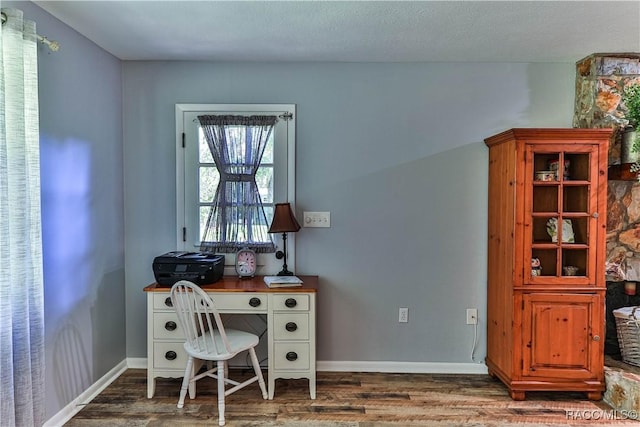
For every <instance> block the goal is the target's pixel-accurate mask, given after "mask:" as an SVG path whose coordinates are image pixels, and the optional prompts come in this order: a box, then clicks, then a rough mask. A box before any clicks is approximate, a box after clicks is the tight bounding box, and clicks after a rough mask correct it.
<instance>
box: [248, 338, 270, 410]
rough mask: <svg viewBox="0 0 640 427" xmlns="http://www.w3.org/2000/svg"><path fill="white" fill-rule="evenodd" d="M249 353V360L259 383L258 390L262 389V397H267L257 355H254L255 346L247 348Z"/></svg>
mask: <svg viewBox="0 0 640 427" xmlns="http://www.w3.org/2000/svg"><path fill="white" fill-rule="evenodd" d="M249 355H250V356H251V362H252V363H253V370H254V371H256V376H257V377H258V384H260V390H262V398H263V399H266V398H267V386H266V385H265V384H264V377H263V376H262V369H260V362H259V361H258V357H257V356H256V350H255V348H253V347H251V348H250V349H249Z"/></svg>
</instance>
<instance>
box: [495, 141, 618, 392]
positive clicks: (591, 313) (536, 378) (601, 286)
mask: <svg viewBox="0 0 640 427" xmlns="http://www.w3.org/2000/svg"><path fill="white" fill-rule="evenodd" d="M611 133H612V130H611V129H511V130H509V131H506V132H503V133H501V134H498V135H495V136H492V137H490V138H487V139H485V143H486V144H487V146H488V147H489V223H488V226H489V233H488V234H489V236H488V237H489V242H488V271H487V276H488V277H487V278H488V282H487V292H488V295H487V319H488V320H487V359H486V363H487V367H488V369H489V373H490V374H491V375H493V376H496V377H498V378H499V379H500V380H501V381H503V382H504V383H505V385H506V386H507V387H508V388H509V390H510V393H511V397H512V398H513V399H516V400H522V399H524V398H525V393H526V392H527V391H535V390H547V391H584V392H586V393H587V394H588V397H589V398H590V399H593V400H599V399H600V398H601V395H602V391H603V390H604V331H605V327H604V303H605V302H604V298H605V291H606V284H605V272H604V257H605V245H606V243H605V238H606V196H607V194H606V191H607V152H608V144H609V138H610V136H611Z"/></svg>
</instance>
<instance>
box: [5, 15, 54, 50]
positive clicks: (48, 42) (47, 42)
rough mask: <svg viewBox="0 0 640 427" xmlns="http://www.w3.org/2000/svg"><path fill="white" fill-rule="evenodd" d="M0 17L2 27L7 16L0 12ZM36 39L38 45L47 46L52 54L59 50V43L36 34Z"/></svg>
mask: <svg viewBox="0 0 640 427" xmlns="http://www.w3.org/2000/svg"><path fill="white" fill-rule="evenodd" d="M0 16H1V17H2V25H4V23H5V22H7V19H8V18H7V15H6V14H5V13H4V12H0ZM36 38H37V39H38V41H39V42H40V43H42V44H45V45H47V47H48V48H49V49H51V50H52V51H53V52H57V51H58V49H60V43H58V42H57V41H55V40H49V39H48V38H46V37H43V36H41V35H38V34H36Z"/></svg>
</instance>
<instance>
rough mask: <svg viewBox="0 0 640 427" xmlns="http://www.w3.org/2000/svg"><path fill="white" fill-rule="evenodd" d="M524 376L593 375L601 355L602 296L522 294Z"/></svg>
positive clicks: (582, 376) (587, 376) (564, 376)
mask: <svg viewBox="0 0 640 427" xmlns="http://www.w3.org/2000/svg"><path fill="white" fill-rule="evenodd" d="M523 302H524V312H523V341H524V342H523V343H524V352H523V376H534V377H549V378H594V377H597V376H598V375H599V372H597V371H598V369H599V368H598V366H599V360H600V359H601V358H602V354H603V342H604V341H603V340H602V339H601V338H602V328H603V325H602V322H601V321H600V319H602V318H603V317H602V316H603V307H602V305H603V299H602V297H601V296H600V295H591V294H525V295H523Z"/></svg>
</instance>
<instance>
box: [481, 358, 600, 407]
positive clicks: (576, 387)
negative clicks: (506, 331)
mask: <svg viewBox="0 0 640 427" xmlns="http://www.w3.org/2000/svg"><path fill="white" fill-rule="evenodd" d="M486 362H487V368H488V373H489V375H490V376H492V377H494V378H497V379H499V380H500V381H502V382H503V383H504V385H505V386H506V387H507V389H508V390H509V395H510V396H511V398H512V399H513V400H525V395H526V392H528V391H570V392H584V393H586V394H587V398H588V399H589V400H601V399H602V393H603V392H604V390H605V383H604V382H602V381H594V380H568V379H566V378H561V379H558V378H549V379H546V380H545V379H540V378H536V379H512V378H510V377H509V375H507V374H506V373H505V372H504V371H502V370H500V369H499V368H498V367H497V366H496V365H495V364H493V363H492V362H491V361H490V360H487V361H486Z"/></svg>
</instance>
